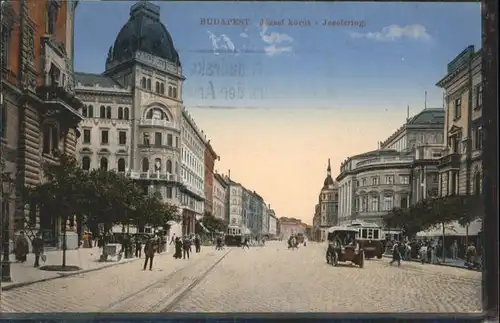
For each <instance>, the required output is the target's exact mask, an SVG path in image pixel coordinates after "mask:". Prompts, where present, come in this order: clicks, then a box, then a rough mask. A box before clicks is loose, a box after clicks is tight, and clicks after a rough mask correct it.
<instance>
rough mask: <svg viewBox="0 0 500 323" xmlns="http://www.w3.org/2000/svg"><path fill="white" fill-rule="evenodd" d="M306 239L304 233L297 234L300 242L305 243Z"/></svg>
mask: <svg viewBox="0 0 500 323" xmlns="http://www.w3.org/2000/svg"><path fill="white" fill-rule="evenodd" d="M304 239H305V237H304V234H303V233H298V234H297V243H298V244H303V243H304Z"/></svg>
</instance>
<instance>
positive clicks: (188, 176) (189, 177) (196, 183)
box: [181, 169, 203, 190]
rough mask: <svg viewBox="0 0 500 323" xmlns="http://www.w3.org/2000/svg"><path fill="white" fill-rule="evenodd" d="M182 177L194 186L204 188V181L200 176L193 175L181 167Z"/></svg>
mask: <svg viewBox="0 0 500 323" xmlns="http://www.w3.org/2000/svg"><path fill="white" fill-rule="evenodd" d="M181 177H182V178H183V179H184V180H185V181H186V182H188V183H189V185H191V186H192V187H195V188H197V189H199V190H203V181H202V180H201V179H200V178H199V177H198V176H196V175H193V174H192V173H191V172H189V171H187V170H184V169H181Z"/></svg>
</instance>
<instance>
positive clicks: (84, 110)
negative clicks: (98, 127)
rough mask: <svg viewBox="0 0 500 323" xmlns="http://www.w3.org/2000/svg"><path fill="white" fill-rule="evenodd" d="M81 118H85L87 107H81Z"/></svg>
mask: <svg viewBox="0 0 500 323" xmlns="http://www.w3.org/2000/svg"><path fill="white" fill-rule="evenodd" d="M82 116H84V117H87V105H84V106H83V107H82Z"/></svg>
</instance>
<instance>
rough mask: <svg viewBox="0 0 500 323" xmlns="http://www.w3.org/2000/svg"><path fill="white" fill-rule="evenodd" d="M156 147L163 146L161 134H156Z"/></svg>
mask: <svg viewBox="0 0 500 323" xmlns="http://www.w3.org/2000/svg"><path fill="white" fill-rule="evenodd" d="M155 146H156V147H160V146H161V132H155Z"/></svg>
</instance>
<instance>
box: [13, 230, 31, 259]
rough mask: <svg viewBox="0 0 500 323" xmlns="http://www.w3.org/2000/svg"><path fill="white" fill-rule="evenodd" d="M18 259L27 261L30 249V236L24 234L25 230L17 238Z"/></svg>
mask: <svg viewBox="0 0 500 323" xmlns="http://www.w3.org/2000/svg"><path fill="white" fill-rule="evenodd" d="M15 247H16V261H18V262H22V263H24V262H26V260H27V259H26V258H27V255H28V252H29V249H30V246H29V242H28V238H26V236H25V235H24V231H21V232H19V237H18V238H17V240H16V245H15Z"/></svg>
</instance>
